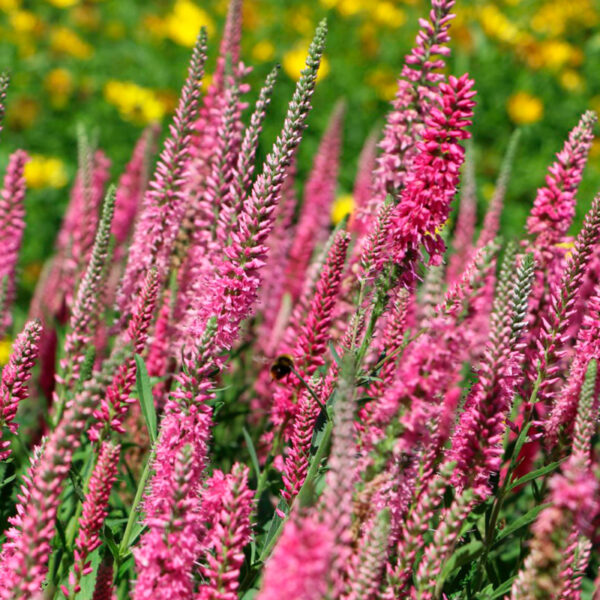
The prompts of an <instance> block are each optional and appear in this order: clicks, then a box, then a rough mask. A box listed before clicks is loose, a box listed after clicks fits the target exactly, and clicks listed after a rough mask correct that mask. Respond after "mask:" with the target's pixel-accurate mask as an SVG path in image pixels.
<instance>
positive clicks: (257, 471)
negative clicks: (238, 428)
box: [242, 427, 260, 479]
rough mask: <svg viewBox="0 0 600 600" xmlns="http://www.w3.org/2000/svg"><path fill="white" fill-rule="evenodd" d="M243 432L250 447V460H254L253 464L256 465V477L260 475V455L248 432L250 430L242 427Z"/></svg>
mask: <svg viewBox="0 0 600 600" xmlns="http://www.w3.org/2000/svg"><path fill="white" fill-rule="evenodd" d="M242 433H243V434H244V439H245V440H246V446H247V447H248V452H249V454H250V460H251V461H252V466H253V467H254V474H255V475H256V479H258V478H259V477H260V466H259V464H258V457H257V456H256V449H255V448H254V443H253V442H252V438H251V437H250V434H249V433H248V430H247V429H246V428H245V427H242Z"/></svg>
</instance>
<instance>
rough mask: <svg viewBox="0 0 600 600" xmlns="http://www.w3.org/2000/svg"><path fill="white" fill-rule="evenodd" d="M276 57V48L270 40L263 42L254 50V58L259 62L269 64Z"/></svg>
mask: <svg viewBox="0 0 600 600" xmlns="http://www.w3.org/2000/svg"><path fill="white" fill-rule="evenodd" d="M274 56H275V46H274V45H273V44H272V42H270V41H269V40H261V41H260V42H258V43H257V44H256V45H255V46H254V48H252V58H253V59H254V60H257V61H258V62H267V61H269V60H272V58H273V57H274Z"/></svg>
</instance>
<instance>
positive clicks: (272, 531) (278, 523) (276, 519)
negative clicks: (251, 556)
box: [258, 498, 288, 563]
mask: <svg viewBox="0 0 600 600" xmlns="http://www.w3.org/2000/svg"><path fill="white" fill-rule="evenodd" d="M277 510H278V511H282V512H284V513H286V515H287V512H288V505H287V502H286V501H285V500H284V499H283V498H282V499H281V500H279V504H278V505H277ZM282 526H283V519H282V518H281V517H280V516H279V515H278V514H277V513H275V514H274V515H273V518H272V519H271V525H270V527H269V531H267V535H266V537H265V542H264V544H263V548H262V551H261V553H260V556H259V557H258V560H259V561H260V562H261V563H262V562H263V561H264V560H265V559H266V558H267V556H266V555H265V550H266V549H268V548H269V544H270V542H271V540H272V539H273V538H274V537H275V535H277V534H278V533H279V530H280V528H281V527H282Z"/></svg>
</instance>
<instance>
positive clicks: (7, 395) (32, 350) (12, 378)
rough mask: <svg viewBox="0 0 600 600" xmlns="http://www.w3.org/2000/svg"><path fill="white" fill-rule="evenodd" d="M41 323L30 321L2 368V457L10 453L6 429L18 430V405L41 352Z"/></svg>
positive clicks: (0, 382) (0, 427)
mask: <svg viewBox="0 0 600 600" xmlns="http://www.w3.org/2000/svg"><path fill="white" fill-rule="evenodd" d="M41 332H42V325H41V323H40V322H39V321H29V323H27V324H26V325H25V327H24V328H23V331H22V332H21V333H20V334H19V335H18V336H17V339H16V340H15V343H14V346H13V350H12V353H11V355H10V359H9V361H8V364H7V365H6V366H5V367H4V368H3V369H2V378H1V379H0V431H1V432H2V433H0V460H6V459H7V458H8V457H9V456H10V441H9V439H6V438H5V432H4V430H5V429H8V431H9V432H10V433H11V434H13V435H14V434H15V433H16V432H17V430H18V425H17V424H16V423H15V422H14V419H15V417H16V415H17V409H18V408H19V404H20V402H22V401H23V400H24V399H25V398H27V396H28V395H29V390H28V384H27V382H28V381H29V379H30V377H31V369H32V368H33V366H34V364H35V361H36V359H37V356H38V346H39V341H40V335H41Z"/></svg>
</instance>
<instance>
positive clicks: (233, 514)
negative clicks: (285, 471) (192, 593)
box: [196, 463, 254, 600]
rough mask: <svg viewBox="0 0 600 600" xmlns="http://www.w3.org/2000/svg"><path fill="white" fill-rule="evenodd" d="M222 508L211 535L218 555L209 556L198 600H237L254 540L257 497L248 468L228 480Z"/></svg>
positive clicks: (235, 468)
mask: <svg viewBox="0 0 600 600" xmlns="http://www.w3.org/2000/svg"><path fill="white" fill-rule="evenodd" d="M220 501H221V507H220V510H219V512H218V515H217V517H216V519H215V523H214V525H213V529H212V531H211V533H210V537H211V546H213V548H214V554H213V553H212V552H209V553H208V554H207V555H206V563H207V564H206V566H203V567H202V574H203V576H204V577H205V578H206V580H207V581H208V583H207V584H205V585H201V586H200V589H199V591H198V594H197V596H196V598H197V600H237V598H238V592H237V590H238V587H239V583H240V582H239V577H240V568H241V566H242V563H243V562H244V547H245V546H246V545H247V544H248V542H249V541H250V534H251V528H250V514H251V513H252V510H253V508H254V506H253V504H254V494H253V492H252V490H251V489H250V488H249V487H248V467H244V466H243V465H241V464H239V463H236V464H235V465H234V466H233V468H232V469H231V474H230V475H227V477H226V488H225V490H224V492H223V495H222V497H221V498H220ZM211 516H212V515H211Z"/></svg>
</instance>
